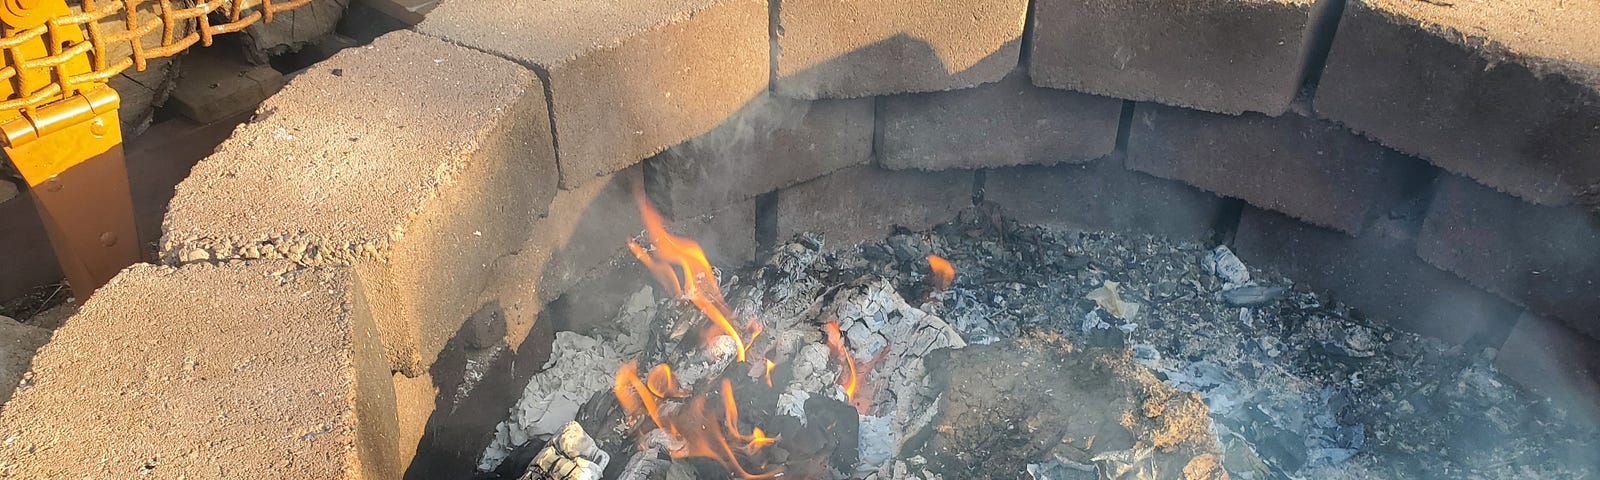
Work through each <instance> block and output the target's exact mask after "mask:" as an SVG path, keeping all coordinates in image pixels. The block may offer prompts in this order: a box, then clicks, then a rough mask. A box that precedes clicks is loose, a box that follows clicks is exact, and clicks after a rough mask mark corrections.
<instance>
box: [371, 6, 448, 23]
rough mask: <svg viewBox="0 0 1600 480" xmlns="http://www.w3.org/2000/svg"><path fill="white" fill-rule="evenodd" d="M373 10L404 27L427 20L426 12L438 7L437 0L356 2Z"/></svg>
mask: <svg viewBox="0 0 1600 480" xmlns="http://www.w3.org/2000/svg"><path fill="white" fill-rule="evenodd" d="M356 1H358V2H360V3H361V4H362V5H366V6H368V7H371V8H372V9H373V10H377V11H380V12H383V13H385V14H387V15H389V16H391V17H394V18H395V19H396V20H399V21H402V22H405V23H406V25H416V24H418V23H422V20H423V19H425V18H428V12H432V11H433V9H434V8H437V7H438V6H439V0H356Z"/></svg>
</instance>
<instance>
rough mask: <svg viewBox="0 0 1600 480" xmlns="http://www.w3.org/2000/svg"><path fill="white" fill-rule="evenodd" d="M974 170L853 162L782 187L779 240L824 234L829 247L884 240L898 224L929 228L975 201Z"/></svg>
mask: <svg viewBox="0 0 1600 480" xmlns="http://www.w3.org/2000/svg"><path fill="white" fill-rule="evenodd" d="M974 175H975V173H974V172H973V171H971V170H947V171H942V172H917V171H890V170H883V169H880V168H877V167H875V166H871V165H863V166H859V167H851V168H846V169H843V170H839V171H836V172H833V173H831V174H828V175H827V176H824V177H822V178H818V179H816V180H812V181H809V182H806V183H802V184H799V185H795V186H793V187H789V188H786V189H783V190H780V191H779V192H778V207H777V218H778V221H777V225H778V240H779V241H785V240H787V239H789V238H791V237H793V236H794V235H795V234H798V233H801V232H814V233H820V234H823V237H824V238H825V239H826V240H827V242H828V245H829V247H830V248H837V247H843V246H849V245H854V244H856V243H860V242H863V241H869V240H882V239H884V238H886V237H888V236H889V233H890V232H892V231H893V230H894V227H905V228H909V229H911V230H926V229H928V228H932V227H933V226H934V225H938V224H940V223H943V222H948V221H951V220H955V218H956V215H957V214H958V213H960V212H961V209H963V208H966V207H970V206H972V187H973V183H974Z"/></svg>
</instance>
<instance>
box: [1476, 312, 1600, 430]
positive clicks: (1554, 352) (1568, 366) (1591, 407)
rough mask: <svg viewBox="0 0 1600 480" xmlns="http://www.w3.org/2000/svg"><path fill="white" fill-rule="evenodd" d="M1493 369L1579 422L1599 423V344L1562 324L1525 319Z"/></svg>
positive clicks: (1502, 351) (1521, 321)
mask: <svg viewBox="0 0 1600 480" xmlns="http://www.w3.org/2000/svg"><path fill="white" fill-rule="evenodd" d="M1494 366H1495V369H1497V370H1499V371H1500V373H1503V374H1505V375H1506V376H1507V377H1510V378H1511V381H1513V382H1516V383H1517V384H1518V385H1521V386H1522V387H1523V388H1527V389H1528V390H1531V391H1533V392H1534V393H1536V394H1539V395H1543V396H1545V397H1549V398H1550V399H1551V400H1553V401H1554V403H1555V404H1556V405H1557V406H1559V407H1561V408H1563V409H1566V410H1567V411H1568V412H1570V413H1573V414H1575V415H1577V416H1579V418H1585V419H1587V421H1588V422H1590V423H1591V424H1592V423H1593V422H1600V342H1597V341H1595V340H1594V339H1592V338H1587V337H1584V336H1583V335H1582V334H1579V333H1578V332H1574V331H1572V329H1570V328H1568V327H1567V326H1566V325H1562V324H1561V322H1559V321H1554V320H1549V319H1545V318H1541V317H1539V316H1537V315H1531V314H1525V315H1523V316H1522V317H1521V318H1520V319H1519V320H1517V325H1516V327H1515V328H1513V329H1511V336H1510V337H1509V338H1507V339H1506V342H1505V344H1504V345H1503V346H1501V347H1500V350H1499V351H1498V352H1497V353H1496V355H1495V358H1494Z"/></svg>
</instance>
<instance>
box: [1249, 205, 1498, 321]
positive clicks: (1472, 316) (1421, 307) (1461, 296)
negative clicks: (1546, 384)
mask: <svg viewBox="0 0 1600 480" xmlns="http://www.w3.org/2000/svg"><path fill="white" fill-rule="evenodd" d="M1418 223H1420V218H1417V219H1413V218H1406V217H1391V216H1388V215H1383V216H1381V217H1380V218H1379V219H1377V220H1376V221H1375V222H1374V223H1373V224H1372V225H1371V227H1370V228H1367V229H1366V230H1365V231H1364V232H1362V234H1361V235H1360V236H1359V237H1352V236H1350V235H1348V234H1346V233H1343V232H1338V231H1334V230H1329V229H1326V228H1321V227H1316V226H1312V225H1308V224H1306V223H1302V222H1299V221H1296V220H1294V219H1291V218H1289V217H1286V216H1284V215H1282V214H1279V213H1277V212H1270V211H1266V210H1261V209H1258V208H1253V207H1245V209H1244V213H1243V214H1242V215H1241V216H1240V219H1239V229H1238V232H1237V233H1236V234H1235V237H1234V245H1233V247H1234V251H1235V252H1237V253H1238V254H1239V256H1240V258H1242V259H1244V260H1245V263H1246V264H1248V265H1250V266H1251V267H1253V268H1261V269H1269V270H1274V271H1277V272H1278V273H1281V274H1283V275H1285V276H1287V277H1289V278H1291V279H1293V280H1294V281H1296V282H1300V283H1303V284H1305V285H1307V286H1310V287H1312V288H1313V289H1314V290H1316V291H1319V292H1323V293H1327V294H1330V295H1331V297H1332V298H1333V299H1335V300H1338V301H1341V302H1344V303H1345V304H1347V305H1350V306H1353V307H1356V308H1359V309H1361V311H1363V312H1366V313H1367V316H1368V317H1370V318H1372V319H1374V320H1377V321H1380V322H1384V323H1387V324H1389V325H1392V326H1394V327H1396V328H1399V329H1402V330H1407V331H1411V332H1415V333H1419V334H1422V335H1428V336H1431V337H1435V338H1438V339H1440V340H1443V341H1445V342H1447V343H1451V344H1455V345H1466V344H1468V343H1473V344H1477V345H1482V346H1494V345H1499V344H1500V343H1501V342H1502V341H1503V340H1505V337H1506V335H1507V333H1508V332H1509V331H1510V330H1511V326H1512V325H1514V324H1515V323H1516V319H1517V317H1518V316H1519V315H1521V312H1522V309H1521V308H1519V307H1517V306H1515V305H1512V304H1511V303H1510V302H1507V301H1505V300H1503V299H1501V298H1500V297H1497V296H1495V295H1494V294H1491V293H1489V292H1485V291H1483V290H1480V289H1478V288H1475V287H1473V286H1472V285H1470V284H1468V283H1467V282H1466V281H1464V280H1461V279H1460V278H1458V277H1456V276H1455V275H1451V274H1450V273H1449V272H1445V271H1442V270H1439V269H1437V268H1434V267H1433V266H1432V265H1428V264H1427V263H1426V262H1423V261H1422V259H1421V258H1418V257H1417V254H1416V230H1417V226H1418V225H1417V224H1418Z"/></svg>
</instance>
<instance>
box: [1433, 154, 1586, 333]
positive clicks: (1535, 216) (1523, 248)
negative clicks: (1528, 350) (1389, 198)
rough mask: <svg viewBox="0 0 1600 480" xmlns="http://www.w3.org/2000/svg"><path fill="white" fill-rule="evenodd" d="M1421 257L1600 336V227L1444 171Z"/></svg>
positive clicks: (1576, 212) (1578, 214) (1577, 212)
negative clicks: (1598, 313)
mask: <svg viewBox="0 0 1600 480" xmlns="http://www.w3.org/2000/svg"><path fill="white" fill-rule="evenodd" d="M1417 254H1418V255H1421V256H1422V258H1423V259H1424V260H1427V261H1428V263H1431V264H1433V265H1435V266H1437V267H1439V268H1442V269H1444V270H1448V271H1451V272H1454V273H1455V274H1457V275H1460V276H1461V277H1463V278H1465V279H1467V281H1468V282H1471V283H1472V284H1473V285H1477V286H1479V287H1481V288H1484V289H1486V290H1489V291H1491V292H1494V293H1496V294H1499V295H1501V296H1504V297H1506V298H1507V299H1510V300H1511V301H1513V302H1516V303H1518V304H1521V305H1524V306H1526V307H1528V309H1529V310H1530V311H1532V312H1533V313H1535V314H1537V315H1539V316H1543V317H1547V318H1554V319H1559V320H1561V321H1564V322H1566V323H1567V325H1570V326H1571V327H1572V328H1573V329H1575V330H1578V331H1580V332H1584V333H1586V334H1588V335H1589V336H1590V337H1592V338H1597V339H1600V315H1597V314H1596V313H1595V312H1600V224H1597V223H1596V221H1595V219H1594V218H1592V217H1590V216H1589V215H1588V214H1586V213H1585V212H1584V211H1582V210H1581V209H1578V208H1576V207H1540V206H1536V205H1531V204H1527V203H1524V202H1522V201H1519V200H1517V199H1516V198H1514V197H1511V196H1509V195H1505V194H1502V193H1499V192H1496V191H1494V190H1492V189H1490V188H1488V187H1485V186H1483V185H1480V184H1478V183H1476V182H1473V181H1472V180H1469V179H1466V178H1463V177H1459V176H1455V175H1445V176H1442V177H1441V178H1440V179H1439V185H1438V191H1437V192H1436V193H1435V194H1434V198H1433V205H1432V207H1431V208H1429V210H1428V217H1427V220H1426V221H1425V222H1423V225H1422V232H1421V234H1419V236H1418V237H1417Z"/></svg>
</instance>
